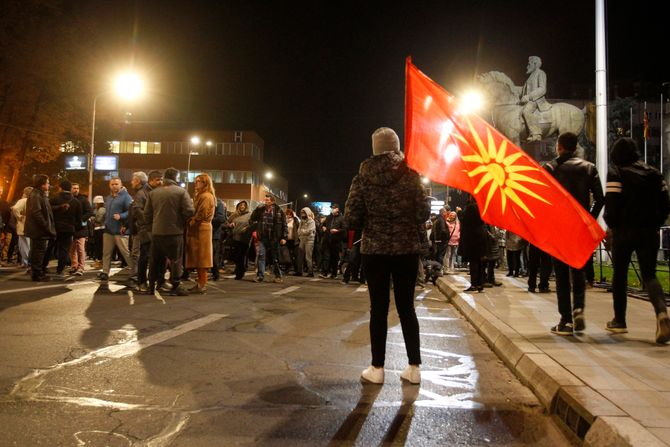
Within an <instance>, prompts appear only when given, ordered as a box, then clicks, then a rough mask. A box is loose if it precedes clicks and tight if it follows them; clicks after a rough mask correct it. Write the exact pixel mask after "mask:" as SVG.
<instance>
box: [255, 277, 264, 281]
mask: <svg viewBox="0 0 670 447" xmlns="http://www.w3.org/2000/svg"><path fill="white" fill-rule="evenodd" d="M254 282H263V277H262V276H257V277H255V278H254Z"/></svg>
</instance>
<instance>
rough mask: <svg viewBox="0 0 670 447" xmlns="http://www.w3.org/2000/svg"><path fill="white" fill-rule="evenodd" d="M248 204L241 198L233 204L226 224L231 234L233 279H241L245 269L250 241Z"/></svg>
mask: <svg viewBox="0 0 670 447" xmlns="http://www.w3.org/2000/svg"><path fill="white" fill-rule="evenodd" d="M250 216H251V213H250V212H249V205H248V204H247V202H246V200H241V201H240V202H239V203H238V204H237V205H236V206H235V212H234V213H233V214H231V215H230V217H229V218H228V226H229V227H230V228H232V230H233V234H232V238H233V260H234V262H235V279H236V280H238V281H239V280H241V279H242V278H244V274H245V273H246V271H247V256H248V253H249V244H250V243H251V228H250V226H249V217H250Z"/></svg>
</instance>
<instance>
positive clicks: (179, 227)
mask: <svg viewBox="0 0 670 447" xmlns="http://www.w3.org/2000/svg"><path fill="white" fill-rule="evenodd" d="M107 212H108V213H109V211H107ZM194 214H195V208H193V201H192V200H191V197H190V196H189V195H188V192H187V191H186V190H185V189H184V188H182V187H181V186H179V185H178V184H177V182H175V181H174V180H169V179H165V180H164V181H163V186H160V187H158V188H156V189H154V190H153V191H151V192H150V193H149V195H148V196H147V203H146V205H145V206H144V221H145V222H146V224H147V225H148V226H150V228H151V235H152V236H176V235H182V234H184V228H185V227H186V222H187V221H188V219H189V218H190V217H191V216H193V215H194Z"/></svg>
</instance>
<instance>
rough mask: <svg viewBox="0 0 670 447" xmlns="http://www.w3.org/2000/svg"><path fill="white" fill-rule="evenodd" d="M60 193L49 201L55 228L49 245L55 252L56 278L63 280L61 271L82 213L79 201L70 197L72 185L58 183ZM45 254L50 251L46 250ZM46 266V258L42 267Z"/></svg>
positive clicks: (67, 260)
mask: <svg viewBox="0 0 670 447" xmlns="http://www.w3.org/2000/svg"><path fill="white" fill-rule="evenodd" d="M60 189H61V190H60V192H58V193H57V194H56V195H55V196H54V197H51V199H50V200H49V202H50V204H51V209H52V211H53V215H54V225H55V227H56V239H55V240H54V239H52V240H51V241H50V242H49V244H50V245H51V246H53V248H54V249H55V251H56V258H57V259H58V265H57V267H56V275H57V278H59V279H63V278H64V276H63V271H64V270H65V266H66V265H67V264H68V263H70V264H71V262H69V258H70V248H71V246H72V240H73V238H74V234H75V230H78V229H79V228H80V227H81V221H82V213H81V205H80V203H79V200H77V199H75V198H74V197H73V196H72V191H71V190H72V183H70V181H69V180H66V179H63V180H61V182H60ZM47 253H52V251H51V250H50V249H49V248H47ZM47 264H48V256H47V259H46V260H45V264H44V267H45V268H46V266H47Z"/></svg>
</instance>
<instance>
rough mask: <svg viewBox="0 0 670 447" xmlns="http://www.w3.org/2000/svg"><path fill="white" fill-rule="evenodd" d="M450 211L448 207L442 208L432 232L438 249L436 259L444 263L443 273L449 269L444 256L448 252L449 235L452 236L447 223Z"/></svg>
mask: <svg viewBox="0 0 670 447" xmlns="http://www.w3.org/2000/svg"><path fill="white" fill-rule="evenodd" d="M449 213H450V211H449V210H448V209H447V208H441V209H440V214H439V215H438V216H437V218H436V219H435V224H434V226H433V231H432V233H431V236H432V237H433V243H434V244H435V249H436V253H435V260H436V261H437V262H439V263H440V264H442V273H444V272H445V271H446V270H447V269H446V268H445V265H444V256H445V255H446V254H447V247H449V237H450V236H451V234H450V233H449V225H448V223H447V218H448V216H449Z"/></svg>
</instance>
